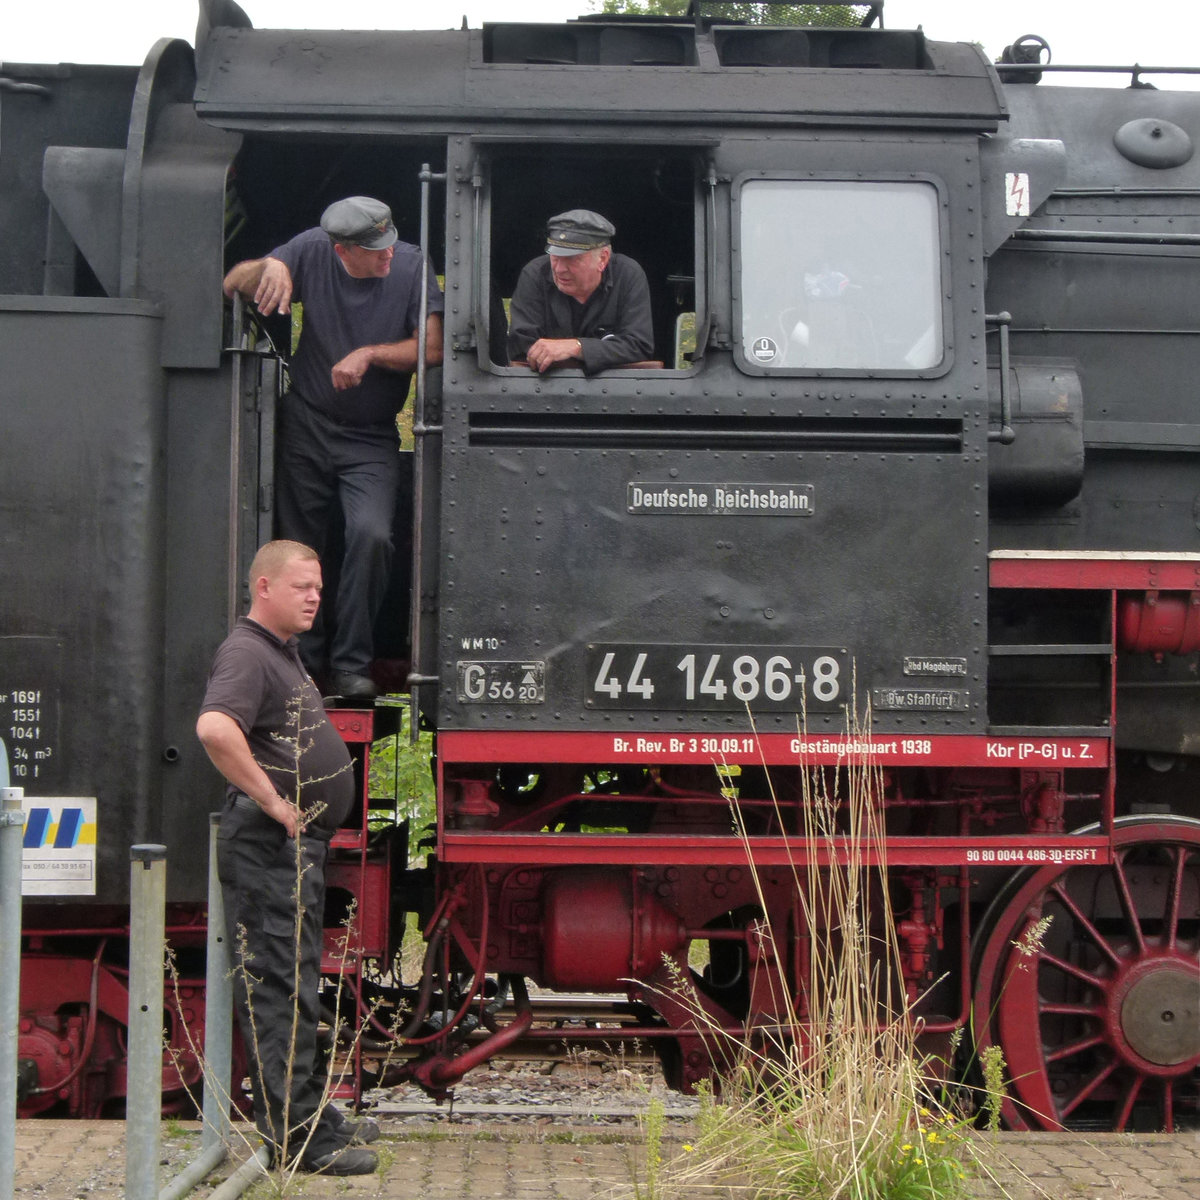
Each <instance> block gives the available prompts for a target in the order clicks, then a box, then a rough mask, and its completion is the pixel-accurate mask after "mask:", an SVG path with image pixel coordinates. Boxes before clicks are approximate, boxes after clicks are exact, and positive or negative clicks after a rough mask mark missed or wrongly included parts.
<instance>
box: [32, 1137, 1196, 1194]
mask: <svg viewBox="0 0 1200 1200" xmlns="http://www.w3.org/2000/svg"><path fill="white" fill-rule="evenodd" d="M382 1124H383V1128H384V1136H383V1138H382V1139H381V1140H380V1141H379V1142H378V1143H377V1145H376V1148H377V1149H378V1150H379V1156H380V1170H379V1171H378V1172H377V1173H376V1174H374V1175H369V1176H361V1177H357V1178H350V1179H333V1178H323V1177H321V1176H312V1175H309V1176H301V1177H298V1178H297V1180H296V1183H295V1186H294V1188H293V1189H291V1191H290V1194H293V1195H296V1196H303V1197H312V1198H314V1200H316V1198H318V1197H323V1196H329V1197H334V1196H342V1197H346V1196H348V1197H351V1198H352V1200H374V1198H376V1197H388V1198H390V1200H490V1198H492V1197H496V1198H501V1197H502V1198H503V1200H604V1198H606V1197H612V1198H613V1200H625V1198H627V1197H628V1196H629V1195H630V1192H631V1188H630V1179H631V1174H630V1170H631V1167H630V1164H631V1161H632V1157H633V1156H634V1155H635V1154H636V1151H637V1147H638V1135H637V1133H636V1130H634V1129H633V1128H631V1127H630V1126H629V1125H628V1124H625V1125H621V1126H611V1125H610V1126H605V1125H600V1124H595V1125H576V1126H570V1127H566V1126H563V1125H561V1124H558V1123H551V1122H548V1121H547V1122H545V1123H543V1124H534V1123H529V1124H497V1123H495V1122H490V1123H486V1124H484V1123H474V1122H473V1123H455V1122H450V1121H443V1122H441V1123H438V1124H430V1123H424V1124H420V1125H411V1124H409V1125H406V1124H404V1123H403V1122H389V1121H387V1120H386V1119H385V1120H384V1121H383V1122H382ZM240 1129H241V1133H242V1134H243V1135H244V1138H245V1140H240V1139H235V1142H234V1152H233V1155H232V1157H231V1159H230V1160H229V1162H228V1163H227V1164H226V1165H224V1166H223V1167H221V1168H219V1169H218V1171H216V1172H215V1173H214V1174H213V1176H212V1177H211V1178H210V1180H209V1181H207V1182H206V1183H205V1184H202V1185H200V1186H199V1187H197V1188H196V1189H195V1191H194V1192H193V1193H192V1195H193V1196H195V1197H197V1200H203V1197H206V1196H208V1195H210V1194H211V1192H212V1190H213V1188H214V1187H215V1185H216V1184H217V1183H219V1182H220V1181H221V1180H222V1179H224V1178H226V1177H227V1176H228V1175H229V1174H231V1173H232V1171H233V1169H234V1167H235V1166H236V1165H237V1162H238V1161H240V1159H241V1158H244V1157H245V1155H246V1154H247V1153H248V1151H249V1148H250V1145H251V1142H252V1141H254V1139H253V1138H252V1133H251V1131H250V1130H249V1128H248V1127H244V1126H243V1127H240ZM686 1136H687V1133H686V1129H680V1128H675V1127H672V1128H671V1129H670V1130H669V1133H668V1136H667V1138H666V1140H665V1144H664V1151H665V1152H666V1153H667V1154H670V1153H671V1152H672V1149H673V1148H676V1147H679V1146H681V1145H682V1143H683V1141H684V1140H685V1139H686ZM124 1138H125V1129H124V1126H123V1125H122V1124H121V1123H120V1122H117V1121H107V1122H105V1121H97V1122H82V1121H22V1122H20V1123H19V1124H18V1126H17V1155H16V1166H17V1170H16V1180H15V1183H16V1189H15V1193H14V1195H15V1198H16V1200H119V1198H121V1197H123V1196H124V1192H125V1187H124V1182H125V1141H124ZM979 1142H980V1151H981V1154H982V1157H983V1159H984V1161H985V1162H986V1163H987V1164H988V1172H989V1173H990V1178H989V1177H988V1175H984V1176H982V1177H981V1178H980V1179H979V1180H978V1181H977V1182H976V1184H975V1185H974V1192H975V1194H976V1196H977V1197H978V1200H1000V1198H1001V1197H1010V1198H1011V1200H1041V1198H1049V1200H1195V1198H1196V1197H1197V1196H1200V1133H1187V1134H1151V1135H1127V1134H1096V1135H1091V1136H1076V1135H1056V1134H1042V1133H1026V1134H1000V1135H999V1136H997V1137H996V1138H988V1137H987V1136H986V1135H979ZM199 1148H200V1134H199V1127H198V1126H197V1125H196V1124H195V1123H178V1122H166V1123H164V1126H163V1136H162V1151H163V1153H162V1166H161V1168H160V1172H161V1173H160V1186H161V1185H165V1184H166V1183H167V1182H169V1180H170V1179H171V1178H173V1177H174V1175H175V1174H177V1173H178V1172H179V1171H180V1170H181V1169H182V1168H183V1166H185V1165H186V1164H187V1163H188V1162H190V1161H191V1160H192V1159H194V1158H195V1157H196V1156H197V1154H198V1153H199ZM277 1194H278V1193H277V1191H276V1190H275V1189H274V1188H271V1187H268V1186H264V1185H259V1186H258V1187H256V1188H255V1189H254V1190H253V1191H251V1192H250V1193H248V1195H249V1196H250V1197H264V1196H268V1195H277Z"/></svg>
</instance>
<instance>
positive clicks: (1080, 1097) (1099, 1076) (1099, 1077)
mask: <svg viewBox="0 0 1200 1200" xmlns="http://www.w3.org/2000/svg"><path fill="white" fill-rule="evenodd" d="M1116 1069H1117V1064H1116V1061H1115V1060H1114V1061H1113V1062H1110V1063H1107V1064H1106V1065H1105V1066H1103V1067H1101V1068H1100V1070H1099V1071H1097V1072H1096V1073H1095V1074H1094V1075H1093V1076H1092V1077H1091V1079H1089V1080H1088V1081H1087V1082H1086V1083H1085V1084H1084V1085H1083V1086H1082V1087H1081V1088H1080V1089H1079V1091H1077V1092H1076V1093H1075V1095H1074V1096H1072V1097H1071V1099H1070V1100H1068V1101H1067V1102H1066V1104H1064V1105H1063V1106H1062V1108H1061V1109H1060V1110H1059V1115H1060V1116H1062V1117H1066V1116H1070V1114H1071V1113H1073V1112H1074V1111H1075V1109H1076V1108H1078V1107H1079V1105H1080V1104H1082V1103H1083V1101H1084V1100H1086V1099H1087V1098H1088V1097H1089V1096H1090V1095H1091V1094H1092V1093H1093V1092H1094V1091H1095V1090H1096V1089H1097V1088H1098V1087H1099V1086H1100V1085H1101V1084H1102V1083H1103V1082H1104V1081H1105V1080H1106V1079H1107V1078H1108V1077H1109V1076H1110V1075H1111V1074H1112V1073H1113V1072H1114V1071H1115V1070H1116Z"/></svg>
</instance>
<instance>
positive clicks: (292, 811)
mask: <svg viewBox="0 0 1200 1200" xmlns="http://www.w3.org/2000/svg"><path fill="white" fill-rule="evenodd" d="M259 808H261V809H262V810H263V812H264V813H265V814H266V815H267V816H268V817H271V818H272V819H273V820H276V821H278V822H279V823H280V825H282V826H283V827H284V829H286V830H287V835H288V837H290V838H294V837H295V836H296V834H297V833H299V832H300V830H302V829H303V828H304V821H303V820H302V819H301V817H300V809H299V808H298V807H297V806H296V805H295V804H293V803H292V801H291V800H288V799H286V798H285V797H284V796H279V795H276V796H273V797H271V799H270V800H268V801H267V802H266V803H265V804H260V805H259Z"/></svg>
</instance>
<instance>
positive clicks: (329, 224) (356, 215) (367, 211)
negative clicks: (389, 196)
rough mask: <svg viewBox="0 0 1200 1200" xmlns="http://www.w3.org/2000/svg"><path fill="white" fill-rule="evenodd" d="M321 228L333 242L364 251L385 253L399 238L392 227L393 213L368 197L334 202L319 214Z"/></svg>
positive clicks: (352, 197)
mask: <svg viewBox="0 0 1200 1200" xmlns="http://www.w3.org/2000/svg"><path fill="white" fill-rule="evenodd" d="M321 228H322V229H323V230H325V232H326V233H327V234H329V236H330V237H331V238H333V240H334V241H335V242H341V243H342V244H343V245H345V246H362V247H363V248H364V249H366V250H386V249H387V248H388V247H389V246H390V245H392V243H393V242H395V240H396V237H397V236H398V235H397V233H396V226H395V225H393V224H392V210H391V209H390V208H388V206H387V205H386V204H384V202H383V201H382V200H373V199H372V198H371V197H370V196H348V197H347V198H346V199H345V200H336V201H334V203H333V204H331V205H330V206H329V207H328V208H327V209H326V210H325V211H324V212H323V213H322V214H321Z"/></svg>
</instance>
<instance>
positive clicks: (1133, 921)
mask: <svg viewBox="0 0 1200 1200" xmlns="http://www.w3.org/2000/svg"><path fill="white" fill-rule="evenodd" d="M1112 873H1113V875H1114V876H1115V877H1116V880H1117V892H1118V894H1119V895H1120V897H1121V907H1122V908H1123V909H1124V910H1125V921H1126V924H1128V926H1129V932H1130V933H1131V934H1132V935H1133V940H1134V943H1135V944H1136V945H1137V952H1138V956H1139V957H1141V956H1142V955H1144V954H1145V953H1146V939H1145V938H1144V937H1143V936H1142V922H1141V919H1140V918H1139V917H1138V913H1137V909H1136V908H1134V905H1133V896H1132V894H1131V893H1130V891H1129V880H1128V879H1126V878H1125V855H1124V854H1114V855H1113V860H1112Z"/></svg>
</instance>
